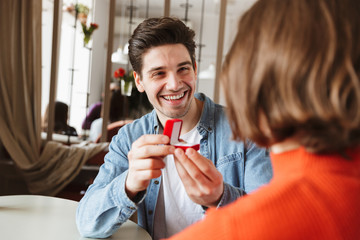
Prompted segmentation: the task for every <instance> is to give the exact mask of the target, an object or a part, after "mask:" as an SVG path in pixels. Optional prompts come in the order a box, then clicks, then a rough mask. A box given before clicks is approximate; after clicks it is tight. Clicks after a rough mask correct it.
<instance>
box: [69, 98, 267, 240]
mask: <svg viewBox="0 0 360 240" xmlns="http://www.w3.org/2000/svg"><path fill="white" fill-rule="evenodd" d="M195 97H196V98H198V99H199V100H201V101H204V108H203V112H202V115H201V118H200V122H199V125H198V127H197V130H198V131H199V133H200V135H201V136H202V139H201V141H200V153H201V155H203V156H204V157H206V158H208V159H210V160H212V161H213V163H214V165H215V167H216V168H217V170H218V171H219V172H221V174H222V176H223V180H224V193H223V195H222V198H221V199H220V202H219V204H218V207H221V206H224V205H226V204H229V203H231V202H233V201H234V200H236V199H237V198H239V197H241V196H243V195H244V194H246V193H250V192H252V191H254V190H255V189H257V188H259V187H260V186H261V185H263V184H266V183H268V182H269V181H270V179H271V177H272V167H271V163H270V159H269V154H268V152H267V150H266V149H263V148H258V147H257V146H256V145H255V144H254V143H252V142H250V141H248V142H247V144H246V146H245V144H244V143H242V142H235V141H231V129H230V126H229V123H228V121H227V118H226V115H225V113H224V108H223V107H222V106H220V105H218V104H215V103H214V102H212V101H211V100H210V99H209V98H207V97H206V96H205V95H204V94H201V93H197V94H196V95H195ZM159 128H160V125H159V122H158V118H157V115H156V112H155V110H153V111H152V112H151V113H149V114H147V115H145V116H143V117H142V118H140V119H137V120H135V121H134V122H132V123H131V124H127V125H125V126H124V127H122V128H121V129H120V130H119V132H118V134H117V135H116V136H114V137H113V139H112V141H111V143H110V145H109V152H108V153H107V154H106V156H105V159H104V164H103V165H102V166H101V167H100V170H99V173H98V175H97V177H96V178H95V180H94V183H93V184H92V185H90V186H89V188H88V190H87V191H86V194H85V196H84V197H83V198H82V199H81V201H80V203H79V206H78V209H77V214H76V223H77V226H78V229H79V232H80V234H81V235H82V236H84V237H93V238H106V237H109V236H110V235H112V234H113V233H114V232H115V231H116V230H117V229H118V228H119V227H120V225H121V224H122V223H124V222H125V221H126V220H128V219H129V218H130V217H131V215H132V214H134V213H135V211H136V210H137V211H138V224H139V225H140V226H141V227H143V228H144V229H146V230H147V231H148V232H149V234H150V235H151V236H153V226H154V214H155V208H156V203H157V197H158V193H159V188H160V184H161V177H159V178H156V179H152V180H151V181H150V184H149V186H148V188H147V190H146V191H143V192H141V194H138V195H137V199H134V201H132V200H130V199H129V198H128V197H127V194H126V192H125V180H126V176H127V172H128V167H129V165H128V158H127V154H128V152H129V151H130V149H131V145H132V143H133V142H134V141H135V140H137V139H138V138H139V137H140V136H142V135H144V134H158V133H159Z"/></svg>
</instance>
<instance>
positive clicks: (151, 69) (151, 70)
mask: <svg viewBox="0 0 360 240" xmlns="http://www.w3.org/2000/svg"><path fill="white" fill-rule="evenodd" d="M164 68H165V67H163V66H160V67H153V68H150V69H149V71H147V73H151V72H154V71H158V70H161V69H164Z"/></svg>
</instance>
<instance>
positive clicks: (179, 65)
mask: <svg viewBox="0 0 360 240" xmlns="http://www.w3.org/2000/svg"><path fill="white" fill-rule="evenodd" d="M184 65H190V66H192V63H191V62H190V61H185V62H181V63H179V64H178V67H181V66H184Z"/></svg>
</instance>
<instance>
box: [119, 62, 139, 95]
mask: <svg viewBox="0 0 360 240" xmlns="http://www.w3.org/2000/svg"><path fill="white" fill-rule="evenodd" d="M114 78H115V81H117V82H118V85H119V86H120V87H121V94H122V95H124V96H131V92H132V88H133V86H134V83H135V80H134V74H133V71H129V72H128V73H127V74H126V72H125V69H124V68H118V69H116V70H115V72H114Z"/></svg>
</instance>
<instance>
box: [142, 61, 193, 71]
mask: <svg viewBox="0 0 360 240" xmlns="http://www.w3.org/2000/svg"><path fill="white" fill-rule="evenodd" d="M185 65H190V66H192V63H191V62H190V61H185V62H181V63H179V64H178V65H177V67H181V66H185ZM162 69H165V67H163V66H160V67H153V68H151V69H149V71H147V73H151V72H154V71H158V70H162Z"/></svg>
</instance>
